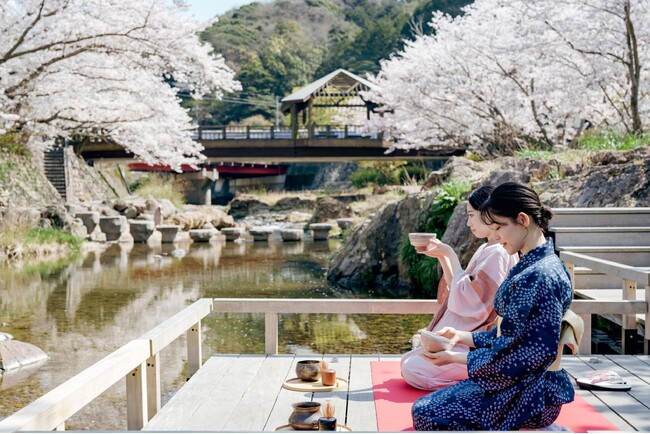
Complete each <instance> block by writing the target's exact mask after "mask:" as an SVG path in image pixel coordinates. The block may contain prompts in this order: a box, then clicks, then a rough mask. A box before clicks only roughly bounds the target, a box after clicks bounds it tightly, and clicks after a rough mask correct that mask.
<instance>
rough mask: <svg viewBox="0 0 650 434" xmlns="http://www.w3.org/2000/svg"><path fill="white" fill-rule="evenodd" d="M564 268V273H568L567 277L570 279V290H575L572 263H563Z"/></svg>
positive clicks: (573, 266)
mask: <svg viewBox="0 0 650 434" xmlns="http://www.w3.org/2000/svg"><path fill="white" fill-rule="evenodd" d="M564 268H566V271H568V272H569V277H571V289H575V288H576V284H575V282H576V277H575V265H573V262H567V261H564Z"/></svg>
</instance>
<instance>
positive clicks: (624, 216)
mask: <svg viewBox="0 0 650 434" xmlns="http://www.w3.org/2000/svg"><path fill="white" fill-rule="evenodd" d="M611 226H613V227H648V226H650V208H554V209H553V218H552V219H551V222H550V228H551V230H552V229H554V228H556V227H561V228H568V227H611Z"/></svg>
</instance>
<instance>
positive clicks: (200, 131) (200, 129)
mask: <svg viewBox="0 0 650 434" xmlns="http://www.w3.org/2000/svg"><path fill="white" fill-rule="evenodd" d="M201 133H202V128H201V125H199V140H201V138H202V137H201Z"/></svg>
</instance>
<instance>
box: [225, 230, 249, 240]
mask: <svg viewBox="0 0 650 434" xmlns="http://www.w3.org/2000/svg"><path fill="white" fill-rule="evenodd" d="M221 233H222V234H224V235H225V236H226V241H235V240H236V239H238V238H239V237H241V236H242V235H243V234H244V230H243V229H242V228H222V229H221Z"/></svg>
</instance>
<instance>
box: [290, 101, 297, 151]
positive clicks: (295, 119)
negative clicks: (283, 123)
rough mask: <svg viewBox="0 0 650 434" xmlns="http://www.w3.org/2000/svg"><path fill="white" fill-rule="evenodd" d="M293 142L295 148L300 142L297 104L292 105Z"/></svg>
mask: <svg viewBox="0 0 650 434" xmlns="http://www.w3.org/2000/svg"><path fill="white" fill-rule="evenodd" d="M291 140H293V145H294V146H295V145H296V140H298V111H297V110H296V105H295V104H291Z"/></svg>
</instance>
